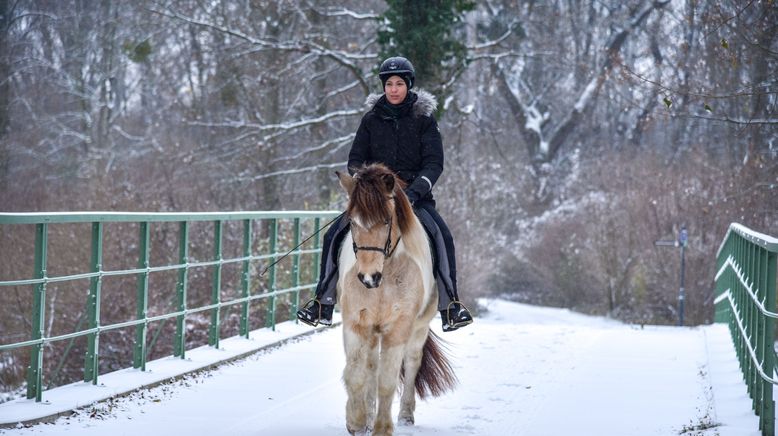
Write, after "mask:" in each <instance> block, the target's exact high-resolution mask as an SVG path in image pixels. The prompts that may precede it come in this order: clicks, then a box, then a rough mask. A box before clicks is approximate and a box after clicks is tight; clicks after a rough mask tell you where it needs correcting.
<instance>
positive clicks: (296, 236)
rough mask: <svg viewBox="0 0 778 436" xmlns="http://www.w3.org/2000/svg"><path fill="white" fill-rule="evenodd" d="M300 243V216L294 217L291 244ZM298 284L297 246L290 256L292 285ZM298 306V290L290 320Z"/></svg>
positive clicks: (296, 285)
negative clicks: (293, 253)
mask: <svg viewBox="0 0 778 436" xmlns="http://www.w3.org/2000/svg"><path fill="white" fill-rule="evenodd" d="M299 243H300V218H295V219H294V238H293V239H292V246H293V247H297V245H298V244H299ZM298 286H300V248H297V253H295V255H294V257H293V258H292V287H293V288H296V287H298ZM299 307H300V290H299V289H298V290H296V291H295V292H294V303H292V313H291V314H290V319H291V320H296V319H297V316H296V314H297V309H298V308H299Z"/></svg>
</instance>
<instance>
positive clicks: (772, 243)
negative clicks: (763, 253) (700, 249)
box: [716, 223, 778, 257]
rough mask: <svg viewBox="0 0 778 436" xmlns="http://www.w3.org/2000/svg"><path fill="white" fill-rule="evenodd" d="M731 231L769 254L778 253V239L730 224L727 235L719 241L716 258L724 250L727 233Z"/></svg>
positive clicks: (742, 226)
mask: <svg viewBox="0 0 778 436" xmlns="http://www.w3.org/2000/svg"><path fill="white" fill-rule="evenodd" d="M733 231H734V232H735V233H737V234H738V235H740V236H742V237H744V238H746V240H748V241H751V242H753V243H754V244H756V245H758V246H760V247H762V248H764V249H766V250H767V251H769V252H771V253H778V239H776V238H773V237H772V236H770V235H765V234H764V233H759V232H755V231H753V230H751V229H749V228H748V227H746V226H744V225H742V224H738V223H732V224H730V225H729V228H728V229H727V234H726V235H724V239H723V240H722V241H721V245H719V249H718V250H717V251H716V257H719V255H720V254H721V250H723V249H724V245H725V244H726V243H727V240H729V233H730V232H733Z"/></svg>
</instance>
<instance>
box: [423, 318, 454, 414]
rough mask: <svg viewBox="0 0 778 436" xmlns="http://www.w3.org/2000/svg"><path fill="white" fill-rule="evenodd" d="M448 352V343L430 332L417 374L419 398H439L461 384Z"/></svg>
mask: <svg viewBox="0 0 778 436" xmlns="http://www.w3.org/2000/svg"><path fill="white" fill-rule="evenodd" d="M447 351H448V350H447V349H446V341H444V340H443V339H441V338H440V336H438V335H436V334H435V333H434V332H433V331H432V330H430V331H429V334H428V335H427V341H426V342H425V343H424V351H423V353H422V356H421V365H420V366H419V372H418V373H417V374H416V381H415V386H416V393H417V394H418V395H419V398H421V399H425V398H427V397H428V396H430V395H431V396H433V397H439V396H441V395H443V394H445V393H446V392H448V391H451V390H454V388H455V387H456V385H457V383H458V382H459V380H458V379H457V376H456V375H455V374H454V369H453V368H452V367H451V362H450V360H449V356H448V353H447Z"/></svg>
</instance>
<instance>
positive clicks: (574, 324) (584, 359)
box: [0, 300, 759, 436]
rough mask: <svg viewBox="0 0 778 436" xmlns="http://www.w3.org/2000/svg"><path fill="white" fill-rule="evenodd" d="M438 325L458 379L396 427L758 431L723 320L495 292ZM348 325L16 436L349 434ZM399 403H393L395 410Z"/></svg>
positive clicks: (515, 431) (704, 433) (419, 431)
mask: <svg viewBox="0 0 778 436" xmlns="http://www.w3.org/2000/svg"><path fill="white" fill-rule="evenodd" d="M485 304H486V306H487V307H488V309H489V312H488V314H487V315H485V316H484V317H481V318H478V319H477V320H476V323H475V324H473V325H472V326H469V327H466V328H463V329H461V330H459V331H457V332H454V333H441V332H440V330H439V328H438V327H437V323H438V321H437V320H436V322H435V324H434V329H435V330H436V331H437V332H438V333H439V334H441V335H442V336H443V337H444V338H445V339H447V340H448V341H449V342H450V351H451V354H452V356H453V359H454V368H455V370H456V372H457V375H458V377H459V381H460V385H459V388H458V389H457V390H456V391H455V392H453V393H450V394H448V395H446V396H444V397H441V398H435V399H431V400H428V401H420V402H418V407H417V411H416V426H413V427H397V428H396V429H395V434H396V435H398V436H399V435H402V436H432V435H440V436H442V435H446V436H448V435H495V436H498V435H499V436H503V435H522V436H546V435H548V436H556V435H581V436H589V435H591V436H607V435H618V436H630V435H634V436H660V435H661V436H666V435H679V434H683V435H700V436H713V435H720V436H735V435H738V436H752V435H753V436H757V435H758V434H759V432H758V430H757V429H758V421H757V418H756V417H755V416H754V414H753V412H751V409H750V400H749V399H748V397H747V396H746V393H745V384H744V383H743V382H742V377H741V375H740V371H739V369H738V366H737V361H736V359H735V352H734V348H733V346H732V344H731V340H730V338H729V333H728V331H727V329H726V327H725V326H723V325H714V326H704V327H697V328H679V327H648V326H646V327H645V328H640V327H639V326H632V325H625V324H620V323H618V322H615V321H611V320H607V319H603V318H596V317H588V316H584V315H580V314H575V313H572V312H570V311H566V310H560V309H550V308H540V307H533V306H528V305H522V304H517V303H509V302H505V301H501V300H491V301H486V302H485ZM343 367H344V358H343V351H342V345H341V329H340V327H336V328H332V329H328V330H325V331H323V332H320V333H317V334H314V335H312V336H308V337H305V338H301V339H299V340H296V341H292V342H291V343H288V344H286V345H284V346H283V347H281V348H278V349H275V350H271V351H268V352H262V353H259V354H256V355H252V356H249V357H248V358H245V359H243V360H240V361H237V362H234V363H231V364H226V365H223V366H221V367H219V368H218V369H215V370H213V371H209V372H207V373H204V374H200V375H197V376H190V377H187V378H185V379H184V380H180V381H177V382H173V383H169V384H165V385H162V386H158V387H156V388H153V389H148V390H144V391H141V392H138V393H134V394H132V395H130V396H128V397H124V398H120V399H115V400H110V401H108V402H104V403H100V404H98V405H95V406H89V407H86V408H83V409H80V410H79V411H78V412H77V413H76V414H74V415H73V416H71V417H68V418H60V419H58V420H57V421H56V422H55V423H53V424H41V425H37V426H32V427H29V428H18V429H6V430H0V434H8V435H133V436H134V435H138V434H145V435H155V434H164V435H217V434H219V435H221V434H226V435H230V436H238V435H279V436H298V435H299V436H303V435H305V436H308V435H317V436H319V435H321V436H327V435H333V436H334V435H347V434H348V433H347V432H346V429H345V401H346V395H345V391H344V388H343V385H342V382H341V372H342V370H343ZM397 409H398V407H397V404H396V403H395V406H394V409H393V411H394V413H397Z"/></svg>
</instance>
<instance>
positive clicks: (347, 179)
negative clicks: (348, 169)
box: [335, 171, 354, 197]
mask: <svg viewBox="0 0 778 436" xmlns="http://www.w3.org/2000/svg"><path fill="white" fill-rule="evenodd" d="M335 174H336V175H337V176H338V180H340V186H342V187H343V189H344V190H345V191H346V194H348V196H349V197H351V193H352V192H354V178H353V177H351V175H349V174H348V173H341V172H340V171H335Z"/></svg>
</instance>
